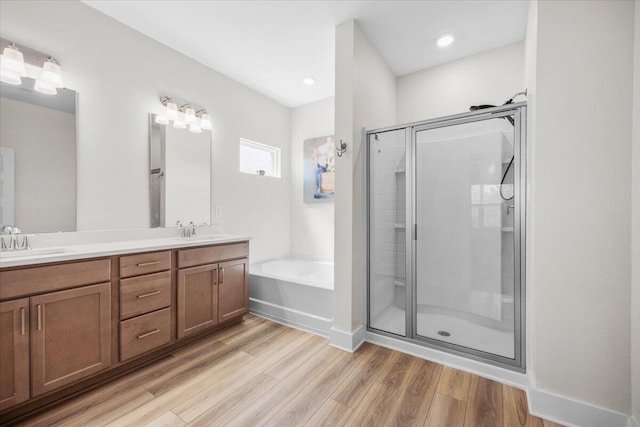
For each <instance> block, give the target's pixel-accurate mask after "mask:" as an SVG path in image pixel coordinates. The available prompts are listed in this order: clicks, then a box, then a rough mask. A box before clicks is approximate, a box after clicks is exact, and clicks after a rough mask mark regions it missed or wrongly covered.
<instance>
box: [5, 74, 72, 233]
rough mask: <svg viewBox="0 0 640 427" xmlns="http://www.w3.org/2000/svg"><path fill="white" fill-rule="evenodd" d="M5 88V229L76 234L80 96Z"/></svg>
mask: <svg viewBox="0 0 640 427" xmlns="http://www.w3.org/2000/svg"><path fill="white" fill-rule="evenodd" d="M34 83H35V82H34V80H33V79H31V78H28V77H23V78H22V83H21V84H20V85H9V84H6V83H4V82H3V83H0V128H1V129H0V132H1V133H0V227H1V226H4V225H12V226H17V227H19V228H20V230H21V231H22V232H23V233H46V232H58V231H75V230H76V106H77V94H76V92H75V91H73V90H70V89H58V90H57V94H55V95H45V94H42V93H40V92H36V91H35V90H34Z"/></svg>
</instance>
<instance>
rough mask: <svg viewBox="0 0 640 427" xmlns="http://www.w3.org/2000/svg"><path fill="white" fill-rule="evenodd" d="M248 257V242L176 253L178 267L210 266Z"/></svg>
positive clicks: (184, 250)
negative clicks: (219, 262)
mask: <svg viewBox="0 0 640 427" xmlns="http://www.w3.org/2000/svg"><path fill="white" fill-rule="evenodd" d="M248 256H249V242H240V243H230V244H227V245H216V246H206V247H203V248H194V249H183V250H181V251H178V267H179V268H185V267H193V266H196V265H204V264H212V263H216V262H218V261H224V260H227V259H235V258H245V257H248Z"/></svg>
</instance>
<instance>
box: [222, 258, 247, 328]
mask: <svg viewBox="0 0 640 427" xmlns="http://www.w3.org/2000/svg"><path fill="white" fill-rule="evenodd" d="M218 282H219V283H218V320H219V321H220V322H223V321H225V320H227V319H231V318H232V317H235V316H239V315H242V314H244V313H248V312H249V260H248V259H247V258H242V259H237V260H233V261H227V262H221V263H220V264H219V280H218Z"/></svg>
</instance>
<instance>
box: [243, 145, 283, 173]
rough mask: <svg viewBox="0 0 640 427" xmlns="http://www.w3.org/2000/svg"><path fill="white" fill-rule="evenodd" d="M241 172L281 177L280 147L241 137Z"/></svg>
mask: <svg viewBox="0 0 640 427" xmlns="http://www.w3.org/2000/svg"><path fill="white" fill-rule="evenodd" d="M240 172H244V173H250V174H253V175H263V176H272V177H274V178H280V149H279V148H277V147H272V146H270V145H266V144H260V143H259V142H254V141H249V140H248V139H243V138H240Z"/></svg>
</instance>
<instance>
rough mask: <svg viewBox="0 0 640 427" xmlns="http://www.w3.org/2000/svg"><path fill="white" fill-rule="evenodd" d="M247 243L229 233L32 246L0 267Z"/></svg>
mask: <svg viewBox="0 0 640 427" xmlns="http://www.w3.org/2000/svg"><path fill="white" fill-rule="evenodd" d="M247 240H251V237H249V236H237V235H229V234H218V235H216V234H211V235H198V236H194V237H185V238H181V237H162V238H154V239H140V240H123V241H115V242H101V243H86V244H74V245H64V246H51V247H42V248H40V247H35V248H34V249H32V250H25V251H15V252H0V268H6V267H18V266H24V265H34V264H44V263H50V262H59V261H70V260H80V259H87V258H99V257H105V256H111V255H121V254H130V253H139V252H150V251H158V250H163V249H177V248H188V247H196V246H208V245H217V244H222V243H233V242H243V241H247Z"/></svg>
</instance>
